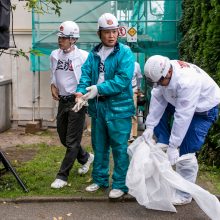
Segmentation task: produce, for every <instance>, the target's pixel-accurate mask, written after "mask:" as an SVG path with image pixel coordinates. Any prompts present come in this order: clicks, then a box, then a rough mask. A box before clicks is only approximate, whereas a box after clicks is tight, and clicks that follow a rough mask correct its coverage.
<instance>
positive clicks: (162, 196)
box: [126, 137, 220, 220]
mask: <svg viewBox="0 0 220 220" xmlns="http://www.w3.org/2000/svg"><path fill="white" fill-rule="evenodd" d="M128 154H129V156H130V158H131V161H130V165H129V169H128V172H127V177H126V185H127V187H128V188H129V194H130V195H132V196H134V197H135V198H136V200H137V202H138V203H139V204H140V205H143V206H145V207H146V208H149V209H155V210H162V211H171V212H176V208H175V207H174V206H173V204H172V200H173V198H174V195H175V192H176V190H177V189H178V190H181V191H184V192H187V193H190V194H191V195H192V197H193V199H194V200H195V201H196V202H197V204H198V205H199V207H200V208H201V209H202V210H203V211H204V212H205V213H206V214H207V215H208V216H209V217H210V218H211V219H213V220H219V218H220V202H219V200H218V199H217V198H216V196H214V195H212V194H210V193H209V192H208V191H206V190H204V189H203V188H201V187H200V186H198V185H196V184H194V183H191V182H189V181H187V180H185V179H184V178H182V177H181V176H180V175H179V174H178V173H176V172H175V171H174V170H173V169H172V166H171V165H170V162H169V161H168V158H167V155H166V153H164V152H163V151H162V150H161V149H160V148H158V147H156V145H154V144H147V143H146V142H145V141H144V140H143V138H142V137H139V138H137V139H136V140H135V141H134V142H133V143H132V144H131V145H130V146H129V147H128Z"/></svg>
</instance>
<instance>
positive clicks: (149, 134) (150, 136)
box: [142, 128, 154, 143]
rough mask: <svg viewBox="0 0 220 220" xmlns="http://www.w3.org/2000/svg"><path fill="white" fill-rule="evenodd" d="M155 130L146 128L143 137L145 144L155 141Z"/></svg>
mask: <svg viewBox="0 0 220 220" xmlns="http://www.w3.org/2000/svg"><path fill="white" fill-rule="evenodd" d="M153 134H154V132H153V129H151V128H146V130H145V131H144V132H143V134H142V137H143V138H144V140H145V142H146V143H147V142H152V141H153Z"/></svg>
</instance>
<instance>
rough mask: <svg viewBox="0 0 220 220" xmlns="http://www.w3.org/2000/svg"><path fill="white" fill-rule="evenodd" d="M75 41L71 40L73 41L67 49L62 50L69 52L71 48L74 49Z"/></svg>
mask: <svg viewBox="0 0 220 220" xmlns="http://www.w3.org/2000/svg"><path fill="white" fill-rule="evenodd" d="M75 42H76V41H73V42H72V43H71V44H70V47H69V48H67V49H64V50H63V52H64V53H69V52H71V51H72V50H74V45H75Z"/></svg>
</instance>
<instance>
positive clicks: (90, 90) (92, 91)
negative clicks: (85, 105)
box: [82, 85, 98, 100]
mask: <svg viewBox="0 0 220 220" xmlns="http://www.w3.org/2000/svg"><path fill="white" fill-rule="evenodd" d="M86 90H87V91H88V92H87V93H86V94H85V95H83V96H82V98H83V99H84V100H88V99H93V98H95V97H96V96H97V95H98V89H97V86H95V85H93V86H89V87H87V88H86Z"/></svg>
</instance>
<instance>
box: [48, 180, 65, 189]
mask: <svg viewBox="0 0 220 220" xmlns="http://www.w3.org/2000/svg"><path fill="white" fill-rule="evenodd" d="M66 185H67V181H64V180H61V179H55V181H54V182H53V183H52V184H51V188H53V189H60V188H63V187H64V186H66Z"/></svg>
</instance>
